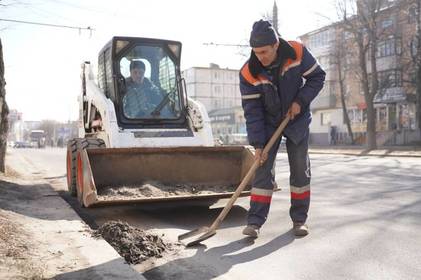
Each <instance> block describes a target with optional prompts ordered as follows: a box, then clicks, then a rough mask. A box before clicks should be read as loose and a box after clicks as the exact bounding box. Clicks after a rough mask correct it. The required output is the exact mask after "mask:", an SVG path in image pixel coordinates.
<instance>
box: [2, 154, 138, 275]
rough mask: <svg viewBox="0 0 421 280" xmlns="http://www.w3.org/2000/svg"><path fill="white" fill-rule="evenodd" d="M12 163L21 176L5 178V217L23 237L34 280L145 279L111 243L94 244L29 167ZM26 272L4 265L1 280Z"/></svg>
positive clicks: (15, 160)
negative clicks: (32, 268) (21, 232)
mask: <svg viewBox="0 0 421 280" xmlns="http://www.w3.org/2000/svg"><path fill="white" fill-rule="evenodd" d="M7 161H8V167H10V168H12V169H13V170H16V171H17V173H14V174H12V175H11V176H10V175H9V176H4V175H0V214H1V215H2V216H3V217H6V218H7V219H9V220H10V221H13V222H14V223H15V224H16V225H18V229H20V230H22V231H23V235H22V238H21V240H22V242H23V244H22V245H21V247H22V248H26V249H25V250H24V251H22V257H23V258H24V262H27V263H31V267H34V268H37V269H39V272H37V273H38V275H32V277H35V278H31V279H127V280H129V279H138V280H142V279H145V278H144V277H143V276H142V275H141V274H140V273H138V272H137V271H135V270H134V269H133V268H132V267H131V266H130V265H128V264H127V263H126V262H125V261H124V259H123V258H122V257H121V256H119V255H118V253H117V252H116V251H115V250H114V249H113V248H112V247H111V245H109V244H108V243H107V242H106V241H105V240H103V239H99V238H94V237H93V236H92V231H91V229H90V228H89V227H88V226H87V225H86V224H85V223H84V222H83V221H82V220H81V218H80V217H79V216H78V215H77V214H76V212H75V211H74V210H73V209H72V208H71V207H70V206H69V205H68V204H67V203H66V202H65V201H64V200H63V199H62V198H61V197H60V196H59V195H58V194H57V192H56V191H55V190H54V189H53V188H52V187H51V185H50V184H49V183H48V182H46V181H45V180H44V179H43V178H42V176H39V175H31V173H28V172H26V170H25V169H27V167H28V166H26V165H27V164H25V163H24V162H22V161H20V160H19V159H18V158H16V157H12V156H11V155H10V154H8V155H7ZM28 171H29V170H28ZM30 171H32V172H34V170H30ZM32 174H34V173H32ZM57 180H59V178H57ZM10 234H11V233H9V234H8V235H10ZM11 261H13V260H11ZM1 263H2V260H0V264H1ZM20 270H21V269H20V267H12V266H10V267H8V268H7V267H4V266H3V267H2V266H1V265H0V278H2V279H16V278H19V277H21V276H22V275H21V273H22V271H20ZM3 273H8V274H6V277H5V278H3V277H2V275H3V276H5V274H3ZM13 273H14V274H13ZM27 273H29V274H30V273H31V272H30V271H29V272H27ZM7 275H8V276H10V277H8V276H7ZM11 275H14V276H13V277H12V276H11ZM15 276H16V277H15ZM36 277H38V278H36ZM25 279H26V278H25Z"/></svg>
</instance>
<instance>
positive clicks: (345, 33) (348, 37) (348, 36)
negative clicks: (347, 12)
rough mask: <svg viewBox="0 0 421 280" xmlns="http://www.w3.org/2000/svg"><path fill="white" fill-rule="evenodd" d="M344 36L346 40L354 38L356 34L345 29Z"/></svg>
mask: <svg viewBox="0 0 421 280" xmlns="http://www.w3.org/2000/svg"><path fill="white" fill-rule="evenodd" d="M344 38H345V40H348V39H352V38H354V34H352V32H349V31H345V32H344Z"/></svg>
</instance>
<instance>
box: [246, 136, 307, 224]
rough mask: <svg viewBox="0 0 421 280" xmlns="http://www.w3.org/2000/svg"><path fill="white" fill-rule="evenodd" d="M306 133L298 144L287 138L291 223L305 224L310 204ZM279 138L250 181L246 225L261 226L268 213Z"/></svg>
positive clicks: (274, 184) (273, 183)
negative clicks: (251, 182)
mask: <svg viewBox="0 0 421 280" xmlns="http://www.w3.org/2000/svg"><path fill="white" fill-rule="evenodd" d="M308 138H309V133H307V136H306V137H304V139H302V140H301V142H300V143H298V144H295V143H294V142H293V141H291V140H290V139H287V141H286V148H287V153H288V161H289V169H290V177H289V183H290V192H291V207H290V210H289V214H290V216H291V219H292V221H293V222H301V223H304V222H305V221H306V219H307V213H308V209H309V206H310V178H311V171H310V159H309V157H308ZM279 144H280V139H279V140H278V141H277V142H276V143H275V144H274V145H273V147H272V149H271V150H270V151H269V154H268V159H267V160H266V161H265V163H264V164H263V165H262V166H260V167H259V168H258V169H257V170H256V175H255V177H254V180H253V185H252V190H251V197H250V210H249V212H248V224H249V225H250V224H254V225H258V226H261V225H263V224H264V222H265V221H266V218H267V216H268V212H269V208H270V203H271V200H272V193H273V189H274V186H276V183H275V159H276V154H277V152H278V149H279Z"/></svg>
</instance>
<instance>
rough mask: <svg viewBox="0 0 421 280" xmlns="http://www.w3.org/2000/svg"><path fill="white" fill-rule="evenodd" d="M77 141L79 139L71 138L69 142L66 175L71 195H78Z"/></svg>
mask: <svg viewBox="0 0 421 280" xmlns="http://www.w3.org/2000/svg"><path fill="white" fill-rule="evenodd" d="M77 142H78V139H71V140H69V141H68V142H67V153H66V177H67V189H68V191H69V193H70V195H71V196H76V155H77Z"/></svg>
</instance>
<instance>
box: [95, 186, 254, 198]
mask: <svg viewBox="0 0 421 280" xmlns="http://www.w3.org/2000/svg"><path fill="white" fill-rule="evenodd" d="M236 188H237V186H234V185H228V186H227V185H216V186H209V185H198V184H176V185H166V184H162V183H158V182H145V183H143V184H141V185H137V186H119V187H111V186H110V187H102V188H100V189H99V190H97V192H98V195H99V196H101V199H104V200H113V199H115V197H116V196H118V197H120V198H121V197H130V198H132V199H133V198H145V197H169V196H190V195H206V194H216V193H229V192H234V191H235V190H236ZM246 190H247V189H246ZM248 190H249V188H248Z"/></svg>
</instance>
